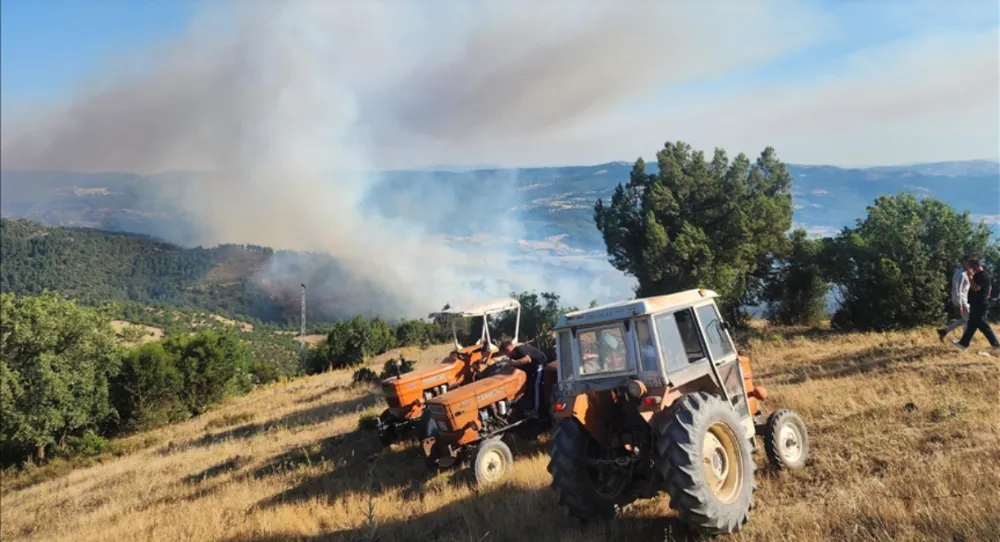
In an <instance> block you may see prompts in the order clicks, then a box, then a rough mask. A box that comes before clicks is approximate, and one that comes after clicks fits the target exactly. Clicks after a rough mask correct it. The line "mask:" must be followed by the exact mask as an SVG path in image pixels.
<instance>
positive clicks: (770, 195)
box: [594, 142, 792, 323]
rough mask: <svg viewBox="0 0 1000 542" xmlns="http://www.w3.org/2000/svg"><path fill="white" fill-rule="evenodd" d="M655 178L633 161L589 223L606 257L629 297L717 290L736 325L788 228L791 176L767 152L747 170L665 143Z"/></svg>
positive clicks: (720, 156) (741, 160) (741, 158)
mask: <svg viewBox="0 0 1000 542" xmlns="http://www.w3.org/2000/svg"><path fill="white" fill-rule="evenodd" d="M656 158H657V163H658V166H659V171H658V173H656V174H647V173H646V166H645V162H644V161H643V160H642V159H641V158H640V159H639V160H637V161H636V163H635V166H634V167H633V168H632V173H631V175H630V178H629V180H628V182H627V183H626V184H619V185H618V186H617V188H616V189H615V193H614V195H613V196H612V197H611V201H610V203H609V204H607V205H605V203H604V201H603V200H598V201H597V203H596V204H595V206H594V222H595V224H596V226H597V229H598V230H599V231H600V232H601V234H602V236H603V238H604V242H605V245H606V248H607V251H608V259H609V261H610V262H611V264H612V265H613V266H614V267H615V268H616V269H619V270H621V271H623V272H625V273H626V274H628V275H631V276H633V277H635V278H636V280H637V282H638V286H637V288H636V295H637V296H640V297H645V296H651V295H659V294H664V293H669V292H674V291H678V290H685V289H689V288H697V287H705V288H711V289H714V290H716V291H717V292H719V294H720V296H721V297H722V303H723V308H724V310H725V312H726V314H727V317H729V318H730V319H733V320H736V323H741V322H742V321H743V318H742V316H743V315H742V313H741V311H740V309H741V307H742V306H744V305H747V304H750V303H754V302H755V301H757V299H758V298H759V296H760V295H761V293H762V289H763V285H764V280H765V279H766V278H767V277H768V275H769V273H770V271H771V267H772V263H773V260H774V257H775V255H776V254H777V253H780V252H781V251H782V250H784V248H785V246H786V244H787V239H786V237H785V233H786V232H787V231H788V229H789V228H790V227H791V225H792V197H791V194H790V193H789V190H790V188H791V185H792V178H791V175H789V173H788V171H787V169H786V167H785V164H783V163H782V162H781V161H780V160H779V159H778V157H777V154H776V153H775V150H774V149H773V148H772V147H767V148H765V149H764V151H763V152H762V153H761V154H760V156H759V157H758V158H757V160H756V162H755V163H753V164H751V162H750V160H749V159H748V158H747V157H746V156H745V155H743V154H739V155H738V156H737V157H736V158H735V159H734V160H733V161H732V162H730V161H729V159H728V156H727V154H726V152H725V151H724V150H722V149H715V154H714V156H713V157H712V160H711V161H706V159H705V155H704V153H703V152H702V151H694V150H692V149H691V147H690V146H689V145H688V144H686V143H683V142H677V143H669V142H668V143H666V144H665V145H664V148H663V149H661V150H660V151H659V152H658V153H657V155H656Z"/></svg>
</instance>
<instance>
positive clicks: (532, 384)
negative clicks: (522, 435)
mask: <svg viewBox="0 0 1000 542" xmlns="http://www.w3.org/2000/svg"><path fill="white" fill-rule="evenodd" d="M500 353H501V354H503V355H505V356H507V357H509V358H510V364H511V365H513V366H514V367H517V368H518V369H521V370H522V371H524V372H525V373H527V376H528V390H529V391H530V395H531V399H530V401H531V402H530V403H528V404H529V405H531V407H529V408H531V409H532V410H531V411H529V412H527V413H526V414H528V416H530V417H535V416H544V415H545V414H546V413H543V412H542V411H541V410H539V408H538V407H539V405H540V404H541V400H542V374H543V373H544V372H545V371H544V370H545V364H546V363H548V362H549V360H548V358H547V357H545V354H544V353H542V351H541V350H539V349H537V348H535V347H534V346H531V345H530V344H519V345H517V347H516V348H515V347H514V346H513V344H512V343H511V342H510V341H504V342H503V343H501V344H500ZM525 395H528V394H525Z"/></svg>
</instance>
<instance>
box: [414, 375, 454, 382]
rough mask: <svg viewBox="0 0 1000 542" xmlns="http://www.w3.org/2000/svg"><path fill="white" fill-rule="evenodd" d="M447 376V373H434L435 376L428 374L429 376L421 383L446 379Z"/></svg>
mask: <svg viewBox="0 0 1000 542" xmlns="http://www.w3.org/2000/svg"><path fill="white" fill-rule="evenodd" d="M446 376H447V375H443V374H440V375H434V376H428V377H427V378H425V379H423V380H421V381H420V383H421V384H430V383H432V382H437V381H438V380H444V379H445V377H446Z"/></svg>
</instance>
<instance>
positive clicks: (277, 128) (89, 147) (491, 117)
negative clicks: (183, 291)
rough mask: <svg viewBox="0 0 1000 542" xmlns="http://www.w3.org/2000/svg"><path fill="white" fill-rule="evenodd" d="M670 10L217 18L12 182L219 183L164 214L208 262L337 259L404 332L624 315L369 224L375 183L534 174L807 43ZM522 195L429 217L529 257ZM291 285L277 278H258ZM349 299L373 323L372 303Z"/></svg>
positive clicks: (33, 139)
mask: <svg viewBox="0 0 1000 542" xmlns="http://www.w3.org/2000/svg"><path fill="white" fill-rule="evenodd" d="M679 4H680V3H672V4H670V5H667V3H662V4H661V3H657V4H653V3H651V2H622V3H610V2H601V1H594V2H581V1H574V2H556V1H553V2H519V1H504V2H477V3H460V2H450V1H441V2H420V3H416V2H412V3H411V2H407V3H404V2H393V1H366V2H347V1H334V0H316V1H294V0H292V1H282V2H274V1H267V2H265V1H254V0H244V1H240V2H212V3H206V4H205V6H206V7H204V8H203V10H202V12H200V13H199V14H198V16H197V17H196V19H195V20H194V22H193V23H192V25H191V26H190V28H189V31H188V32H187V33H186V35H184V36H183V37H181V38H180V39H178V40H176V41H174V42H171V43H165V44H161V45H159V46H157V47H156V48H154V49H151V50H150V51H146V52H143V53H142V54H140V55H139V56H138V57H136V58H135V59H134V62H132V63H130V64H128V65H127V66H125V67H121V66H120V67H118V68H116V69H115V70H114V71H111V72H109V73H106V74H103V75H102V78H101V79H100V80H99V84H95V85H93V86H91V87H90V88H88V89H86V91H81V93H80V94H79V95H78V96H77V97H75V98H74V99H72V100H69V101H68V102H67V103H64V104H60V105H59V106H58V107H57V108H55V109H53V110H52V111H50V112H49V113H48V114H47V115H44V116H41V117H38V118H33V119H32V121H31V122H30V123H28V124H27V125H24V124H22V125H20V126H18V127H17V128H16V131H15V132H13V133H11V130H10V129H7V130H5V132H7V133H5V137H4V145H3V151H2V156H3V167H4V168H5V169H48V170H53V169H61V170H73V171H107V170H115V171H131V172H139V173H152V172H159V171H165V170H180V169H185V170H204V171H208V172H210V174H209V175H208V176H205V177H199V178H198V180H197V181H192V182H188V183H181V182H177V183H175V184H171V185H169V189H168V190H166V191H165V192H164V193H163V194H160V197H162V198H164V199H165V200H170V201H173V202H175V203H177V204H178V205H179V206H180V207H181V208H182V209H184V210H185V211H186V212H187V213H188V214H189V216H190V217H191V219H192V220H194V221H195V223H196V224H197V226H198V228H199V231H200V232H201V236H202V239H201V241H202V242H203V243H206V244H208V243H217V242H236V243H244V242H246V243H254V244H263V245H269V246H273V247H277V248H284V249H292V250H305V251H315V252H323V253H328V254H330V255H332V256H333V257H335V258H336V259H337V260H338V262H340V264H341V265H342V266H343V267H344V268H345V269H346V270H347V271H346V272H347V276H346V277H344V278H343V279H342V280H343V281H342V282H341V279H338V280H337V282H338V284H331V285H328V287H330V288H341V289H342V290H345V291H350V290H351V288H352V285H354V284H362V283H363V284H366V285H369V286H370V287H371V288H373V289H376V290H378V291H379V293H380V294H381V295H382V296H384V297H386V298H391V299H393V300H395V301H394V303H393V307H392V310H396V311H398V313H400V314H405V315H410V316H413V315H416V316H420V315H425V314H426V313H427V311H428V310H432V309H436V308H438V307H439V306H440V305H441V304H442V303H443V302H446V301H450V302H453V303H454V302H456V301H461V300H468V299H472V298H475V297H481V296H482V295H494V294H504V293H506V292H507V291H509V290H510V289H511V288H512V287H513V288H518V289H520V288H524V289H538V290H554V291H557V292H559V293H560V294H562V295H563V296H564V298H566V299H567V300H570V301H572V302H586V300H589V299H591V298H595V297H614V296H621V295H627V294H629V293H630V292H629V285H630V284H631V281H630V280H626V279H625V278H624V277H622V276H620V274H619V273H617V272H616V271H614V270H612V269H611V268H610V266H608V265H607V264H606V263H604V262H601V261H589V262H585V263H584V264H583V265H586V266H588V268H589V269H592V270H596V271H597V272H599V273H601V274H602V276H601V278H600V279H597V280H594V281H592V282H589V283H581V282H580V280H578V278H574V276H572V275H567V276H565V278H563V276H562V275H560V274H559V273H544V272H542V270H541V269H540V268H539V269H537V270H535V271H532V270H531V269H530V268H529V269H528V270H527V271H526V270H525V268H523V267H518V266H517V265H516V264H515V263H514V260H515V259H516V251H515V250H513V249H511V248H510V246H509V245H505V244H504V243H501V242H493V241H490V242H488V243H486V245H485V246H486V248H485V249H484V248H480V249H475V248H469V247H457V246H456V245H455V244H453V243H451V242H447V241H446V240H442V239H441V238H440V237H438V236H434V235H431V234H430V232H428V231H427V230H426V227H425V225H424V224H422V223H419V222H414V221H411V220H402V219H399V218H393V217H391V216H389V217H384V216H378V215H374V214H372V213H371V212H370V211H369V210H368V208H367V207H366V206H365V205H364V204H363V203H364V199H365V197H366V196H367V195H368V194H369V192H370V190H371V189H372V187H374V186H376V185H377V184H378V183H379V181H380V177H379V174H377V173H373V172H374V171H378V170H380V169H384V168H392V167H399V166H406V165H415V164H430V163H440V162H442V161H451V162H453V163H454V162H465V163H470V162H473V163H474V162H489V163H497V162H503V161H509V160H511V159H521V160H531V159H533V158H536V157H537V156H539V153H541V152H544V150H545V149H546V148H547V147H551V146H552V144H553V142H557V141H558V138H559V137H560V134H566V133H570V132H572V130H573V129H574V128H575V127H578V126H580V125H582V124H584V123H586V122H588V121H590V120H593V119H594V118H598V117H600V116H601V115H603V114H606V113H607V112H609V111H611V110H613V109H614V108H616V107H618V106H620V104H621V103H622V101H623V100H627V99H631V98H641V97H642V96H645V95H647V94H649V93H650V92H652V91H654V90H656V89H658V88H662V86H663V85H666V84H669V83H673V82H682V81H686V80H689V79H692V78H698V77H706V76H712V75H718V74H721V73H724V72H725V71H727V70H729V69H731V68H732V67H734V66H740V65H745V64H747V63H755V62H760V61H763V60H765V59H767V58H769V57H770V56H773V55H774V54H777V53H778V52H780V51H783V50H786V49H787V48H789V47H794V46H797V45H799V44H801V43H804V42H805V41H806V40H807V34H808V32H809V29H808V27H804V26H799V27H791V28H790V27H785V26H784V25H783V19H782V18H781V17H778V16H776V15H775V14H776V13H777V10H778V6H775V5H770V4H768V5H764V4H759V3H756V2H747V3H740V4H739V5H737V4H736V3H729V4H727V5H726V10H725V11H724V12H720V11H719V10H715V12H714V13H713V12H712V10H701V9H697V8H695V7H694V4H693V3H684V5H679ZM781 9H782V10H785V11H787V10H789V9H794V6H788V5H783V6H782V7H781ZM664 136H665V137H669V134H664ZM656 144H657V142H650V145H656ZM624 158H629V157H624ZM510 181H511V180H509V179H508V180H505V179H497V180H496V181H495V184H496V190H497V198H496V201H497V202H498V205H496V206H491V208H485V209H480V208H477V209H470V208H468V207H467V206H463V205H462V198H461V194H440V197H439V198H436V199H433V200H432V199H429V198H424V199H423V201H422V203H423V204H424V205H427V204H428V201H431V202H433V201H437V202H439V204H438V205H429V206H428V208H426V209H424V212H425V214H427V215H428V216H435V217H443V216H448V217H451V219H452V220H455V221H461V220H476V221H485V222H487V223H489V224H490V231H491V232H492V233H493V235H494V236H495V238H496V239H501V238H507V239H510V240H512V243H514V244H516V241H517V240H519V239H523V238H524V236H525V235H526V233H527V232H525V229H524V227H523V226H522V225H521V224H518V223H517V221H516V220H513V219H511V218H509V216H510V215H509V213H507V211H508V208H505V207H504V206H503V205H501V204H502V203H504V202H508V201H512V195H511V190H513V188H512V183H511V182H510ZM275 261H276V262H280V259H276V260H275ZM286 273H290V271H289V270H288V269H284V268H282V267H281V264H280V263H274V264H273V265H272V267H271V268H269V269H266V270H265V271H264V274H265V275H267V276H269V277H275V276H281V275H283V274H286ZM362 297H363V296H362ZM338 299H339V300H340V302H342V303H343V304H344V305H345V307H344V308H345V309H346V310H353V311H359V312H366V311H365V309H366V307H365V306H364V305H365V303H366V302H365V300H364V299H361V298H359V296H342V297H340V298H338Z"/></svg>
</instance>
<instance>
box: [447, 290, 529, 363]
mask: <svg viewBox="0 0 1000 542" xmlns="http://www.w3.org/2000/svg"><path fill="white" fill-rule="evenodd" d="M511 310H516V311H517V317H516V319H515V320H514V339H513V342H514V344H517V336H518V333H519V332H520V329H521V303H520V302H519V301H518V300H516V299H513V298H510V297H497V298H493V299H484V300H481V301H476V302H474V303H470V304H467V305H462V306H458V307H450V308H448V309H445V310H442V311H438V312H432V313H430V314H429V315H428V318H435V319H437V318H443V319H445V320H448V321H449V322H451V333H452V337H453V338H454V339H455V348H456V349H458V350H460V349H462V348H463V346H462V344H461V343H460V342H459V340H458V332H457V331H456V329H455V322H456V321H457V320H459V319H461V318H480V317H481V318H482V319H483V332H482V335H481V336H480V337H479V340H478V341H476V344H477V345H479V344H488V345H490V349H491V350H496V346H494V345H493V344H492V342H491V340H490V326H489V317H490V316H491V315H494V314H499V313H502V312H507V311H511Z"/></svg>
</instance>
